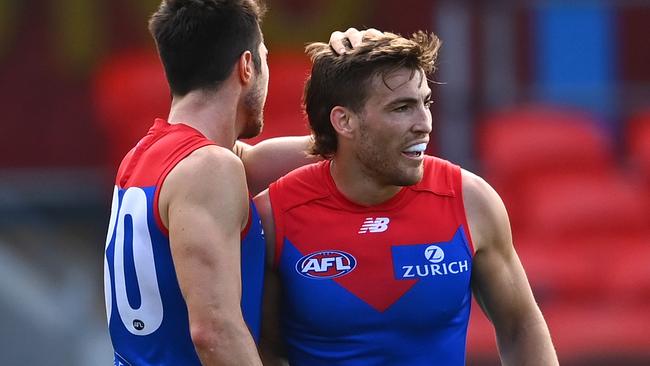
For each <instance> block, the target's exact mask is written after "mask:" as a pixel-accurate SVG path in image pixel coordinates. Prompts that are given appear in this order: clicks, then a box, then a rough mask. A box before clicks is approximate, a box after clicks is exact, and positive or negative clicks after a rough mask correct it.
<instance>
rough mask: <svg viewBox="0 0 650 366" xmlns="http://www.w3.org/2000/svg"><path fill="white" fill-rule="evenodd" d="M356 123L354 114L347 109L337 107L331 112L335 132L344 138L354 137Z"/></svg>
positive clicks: (331, 121)
mask: <svg viewBox="0 0 650 366" xmlns="http://www.w3.org/2000/svg"><path fill="white" fill-rule="evenodd" d="M355 121H356V118H355V114H354V112H352V111H351V110H349V109H347V108H345V107H341V106H336V107H334V108H332V110H331V111H330V123H332V127H334V131H336V133H338V134H339V135H341V136H343V137H347V138H351V137H352V135H353V133H354V130H355V126H356V122H355Z"/></svg>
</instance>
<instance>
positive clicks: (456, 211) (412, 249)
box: [269, 157, 473, 366]
mask: <svg viewBox="0 0 650 366" xmlns="http://www.w3.org/2000/svg"><path fill="white" fill-rule="evenodd" d="M269 194H270V199H271V206H272V209H273V215H274V218H275V229H276V248H275V266H276V268H277V270H278V272H279V276H280V278H281V281H282V288H283V299H282V310H281V315H280V316H281V324H282V328H283V329H282V331H283V337H284V340H285V343H286V345H287V349H288V357H289V362H290V364H291V365H292V366H318V365H330V366H331V365H341V366H343V365H345V366H357V365H358V366H361V365H363V366H369V365H391V366H394V365H408V366H416V365H427V366H430V365H465V339H466V334H467V324H468V319H469V313H470V302H471V290H470V275H471V270H472V255H473V246H472V244H471V240H470V235H469V232H468V227H467V221H466V217H465V210H464V206H463V199H462V187H461V171H460V168H459V167H458V166H455V165H452V164H451V163H449V162H446V161H444V160H441V159H437V158H433V157H425V160H424V176H423V179H422V180H421V181H420V182H419V183H418V184H415V185H413V186H408V187H404V188H402V189H401V190H400V191H399V193H398V194H397V195H395V196H394V197H393V198H391V199H390V200H389V201H387V202H385V203H383V204H380V205H376V206H371V207H364V206H360V205H357V204H355V203H353V202H351V201H349V200H348V199H346V198H345V197H344V196H343V195H342V194H341V193H340V192H339V191H338V190H337V188H336V185H335V183H334V180H333V179H332V176H331V174H330V162H329V161H323V162H320V163H316V164H312V165H308V166H305V167H302V168H299V169H298V170H296V171H294V172H292V173H290V174H288V175H287V176H285V177H283V178H282V179H280V180H279V181H277V182H276V183H274V184H272V185H271V187H270V191H269Z"/></svg>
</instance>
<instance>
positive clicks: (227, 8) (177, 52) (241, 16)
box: [149, 0, 265, 96]
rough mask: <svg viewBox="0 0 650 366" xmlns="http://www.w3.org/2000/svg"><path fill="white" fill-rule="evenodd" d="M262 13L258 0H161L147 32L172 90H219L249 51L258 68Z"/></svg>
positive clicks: (263, 8)
mask: <svg viewBox="0 0 650 366" xmlns="http://www.w3.org/2000/svg"><path fill="white" fill-rule="evenodd" d="M264 12H265V6H264V4H263V3H262V2H261V1H260V0H163V1H162V2H161V3H160V7H159V8H158V10H157V11H156V12H155V13H154V14H153V15H152V16H151V19H149V31H150V32H151V35H152V36H153V38H154V39H155V41H156V46H157V47H158V53H159V55H160V59H161V61H162V63H163V66H164V68H165V74H166V76H167V82H168V83H169V87H170V89H171V92H172V93H173V94H174V95H179V96H183V95H185V94H187V93H188V92H190V91H192V90H196V89H207V90H217V89H218V88H219V86H220V85H221V82H223V81H224V80H225V79H226V78H227V77H228V75H229V74H230V73H231V71H232V68H233V66H234V65H235V63H236V61H237V59H238V58H239V57H240V56H241V54H242V53H243V52H244V51H247V50H248V51H250V52H251V53H252V54H253V63H254V65H255V68H256V69H257V71H259V70H260V69H261V60H260V55H259V52H258V47H259V44H260V42H261V40H262V33H261V30H260V26H259V24H260V22H261V18H262V16H263V15H264Z"/></svg>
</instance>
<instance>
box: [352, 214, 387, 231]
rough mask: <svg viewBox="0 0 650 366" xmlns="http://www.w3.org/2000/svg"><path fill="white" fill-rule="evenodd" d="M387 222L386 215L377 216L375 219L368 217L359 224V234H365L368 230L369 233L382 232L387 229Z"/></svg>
mask: <svg viewBox="0 0 650 366" xmlns="http://www.w3.org/2000/svg"><path fill="white" fill-rule="evenodd" d="M389 222H390V219H389V218H388V217H377V218H376V219H375V218H372V217H368V218H366V220H365V221H364V222H363V225H361V228H360V229H359V234H366V233H368V232H371V233H381V232H384V231H386V230H388V223H389Z"/></svg>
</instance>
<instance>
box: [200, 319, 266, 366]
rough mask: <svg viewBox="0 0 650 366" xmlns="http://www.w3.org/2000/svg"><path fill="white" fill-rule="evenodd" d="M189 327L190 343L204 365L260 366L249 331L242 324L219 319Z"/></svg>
mask: <svg viewBox="0 0 650 366" xmlns="http://www.w3.org/2000/svg"><path fill="white" fill-rule="evenodd" d="M209 324H210V323H209V322H205V323H203V324H199V325H196V324H194V325H190V327H191V336H192V342H193V343H194V347H195V349H196V352H197V354H198V355H199V358H200V359H201V364H202V365H204V366H217V365H218V366H222V365H223V366H226V365H228V366H230V365H232V366H238V365H245V366H261V365H262V362H261V360H260V357H259V354H258V352H257V348H256V347H255V343H254V342H253V339H252V337H251V334H250V332H249V331H248V328H247V327H246V325H245V324H244V322H243V320H242V321H241V322H237V321H233V320H222V321H216V322H213V323H212V325H209Z"/></svg>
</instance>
